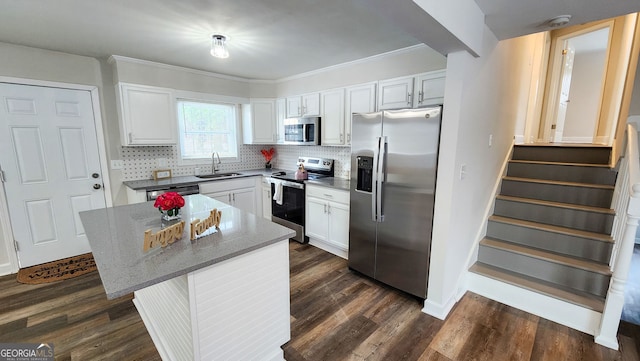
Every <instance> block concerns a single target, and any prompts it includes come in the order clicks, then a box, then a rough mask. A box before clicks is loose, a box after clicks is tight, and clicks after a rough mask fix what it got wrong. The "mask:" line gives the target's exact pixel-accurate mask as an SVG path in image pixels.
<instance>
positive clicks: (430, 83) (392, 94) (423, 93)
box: [378, 70, 446, 110]
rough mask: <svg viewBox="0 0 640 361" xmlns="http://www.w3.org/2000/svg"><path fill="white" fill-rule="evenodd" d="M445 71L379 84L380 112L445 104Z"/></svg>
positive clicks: (382, 81)
mask: <svg viewBox="0 0 640 361" xmlns="http://www.w3.org/2000/svg"><path fill="white" fill-rule="evenodd" d="M445 79H446V71H445V70H437V71H431V72H428V73H424V74H418V75H416V76H415V77H403V78H395V79H388V80H381V81H379V82H378V110H384V109H402V108H419V107H424V106H429V105H435V104H442V103H444V84H445Z"/></svg>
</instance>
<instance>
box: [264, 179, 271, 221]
mask: <svg viewBox="0 0 640 361" xmlns="http://www.w3.org/2000/svg"><path fill="white" fill-rule="evenodd" d="M262 217H264V218H266V219H268V220H271V183H269V182H267V181H265V180H264V179H263V181H262Z"/></svg>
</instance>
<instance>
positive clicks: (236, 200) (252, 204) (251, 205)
mask: <svg viewBox="0 0 640 361" xmlns="http://www.w3.org/2000/svg"><path fill="white" fill-rule="evenodd" d="M231 201H232V204H233V206H234V207H236V208H239V209H242V210H243V211H245V212H249V213H252V214H256V190H255V188H243V189H236V190H234V191H233V192H232V193H231Z"/></svg>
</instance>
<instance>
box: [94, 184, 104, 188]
mask: <svg viewBox="0 0 640 361" xmlns="http://www.w3.org/2000/svg"><path fill="white" fill-rule="evenodd" d="M100 188H102V186H101V185H100V184H98V183H96V184H94V185H93V189H100Z"/></svg>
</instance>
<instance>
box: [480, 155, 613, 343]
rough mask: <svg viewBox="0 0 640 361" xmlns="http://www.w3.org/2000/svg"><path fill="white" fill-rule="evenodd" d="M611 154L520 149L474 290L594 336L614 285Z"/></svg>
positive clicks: (497, 202) (506, 179)
mask: <svg viewBox="0 0 640 361" xmlns="http://www.w3.org/2000/svg"><path fill="white" fill-rule="evenodd" d="M610 153H611V148H608V147H597V146H562V147H557V146H542V145H532V146H515V147H514V150H513V156H512V160H511V161H509V164H508V168H507V173H506V176H504V177H503V179H502V185H501V188H500V192H499V193H500V194H499V195H498V196H497V197H496V200H495V208H494V214H493V215H492V216H490V217H489V221H488V224H487V233H486V234H487V235H486V237H485V238H484V239H483V240H481V241H480V246H479V250H478V261H477V262H476V263H475V264H474V265H473V266H471V268H470V269H469V271H470V280H469V282H470V285H469V289H470V290H471V291H474V292H476V293H480V294H483V295H485V296H487V297H490V298H493V299H496V300H497V301H500V302H502V303H505V304H509V305H512V306H514V307H518V308H521V309H524V310H526V311H528V312H531V313H534V314H538V315H539V316H542V317H545V318H548V319H551V320H553V321H556V322H559V323H562V324H565V325H568V326H570V327H573V328H576V329H578V330H581V331H583V332H588V333H591V334H593V332H594V330H595V328H596V327H597V324H598V322H599V320H600V317H601V314H602V312H603V308H604V301H605V297H606V295H607V290H608V288H609V282H610V280H611V271H610V268H609V266H608V264H609V260H610V257H611V252H612V249H613V240H612V238H611V236H610V235H611V230H612V225H613V220H614V211H613V210H612V209H611V208H610V207H611V199H612V196H613V191H614V185H615V181H616V175H617V172H616V171H615V170H612V169H611V168H609V165H608V164H609V157H610Z"/></svg>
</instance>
